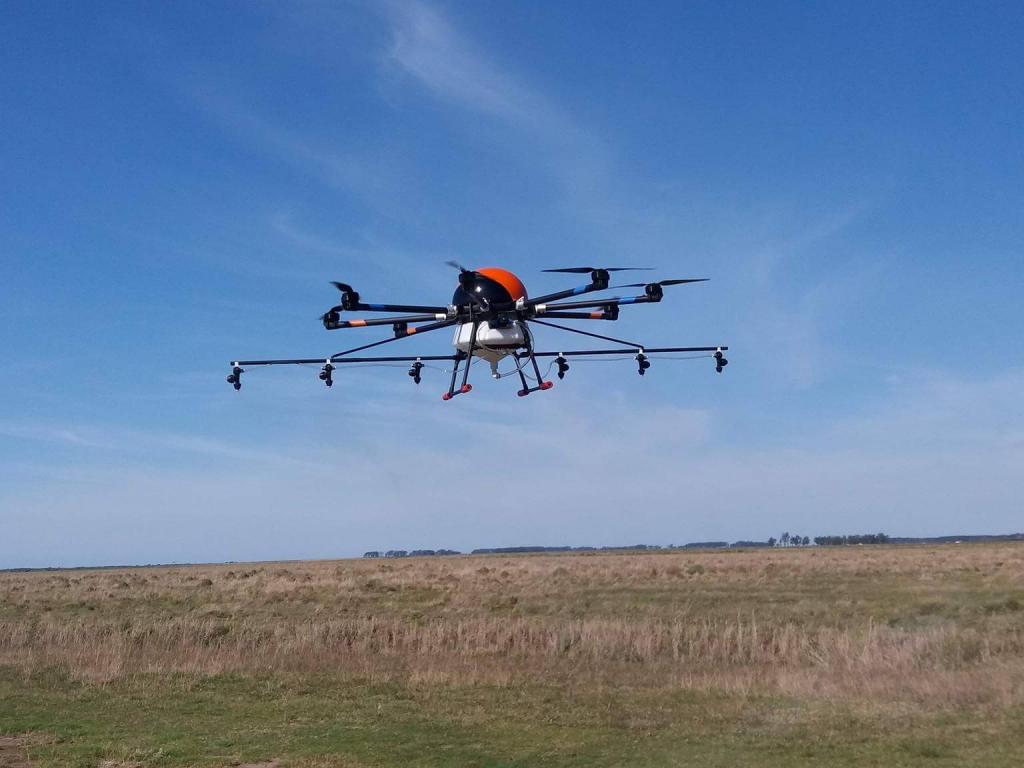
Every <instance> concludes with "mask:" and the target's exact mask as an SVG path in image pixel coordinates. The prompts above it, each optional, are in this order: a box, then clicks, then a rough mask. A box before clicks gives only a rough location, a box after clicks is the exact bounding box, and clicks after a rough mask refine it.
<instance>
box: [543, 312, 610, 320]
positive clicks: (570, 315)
mask: <svg viewBox="0 0 1024 768" xmlns="http://www.w3.org/2000/svg"><path fill="white" fill-rule="evenodd" d="M544 317H554V318H558V319H561V320H618V319H619V313H618V312H606V311H601V312H545V313H544Z"/></svg>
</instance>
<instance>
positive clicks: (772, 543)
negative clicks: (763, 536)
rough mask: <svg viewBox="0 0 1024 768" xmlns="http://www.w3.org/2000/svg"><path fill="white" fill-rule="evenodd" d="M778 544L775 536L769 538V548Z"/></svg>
mask: <svg viewBox="0 0 1024 768" xmlns="http://www.w3.org/2000/svg"><path fill="white" fill-rule="evenodd" d="M776 544H778V541H776V539H775V537H774V536H769V537H768V546H769V547H774V546H775V545H776Z"/></svg>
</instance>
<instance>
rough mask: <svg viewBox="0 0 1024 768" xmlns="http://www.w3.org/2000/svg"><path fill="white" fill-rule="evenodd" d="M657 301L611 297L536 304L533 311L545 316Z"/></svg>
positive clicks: (637, 297) (639, 297)
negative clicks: (558, 312) (568, 310)
mask: <svg viewBox="0 0 1024 768" xmlns="http://www.w3.org/2000/svg"><path fill="white" fill-rule="evenodd" d="M658 301H661V297H658V298H652V297H651V296H611V297H609V298H607V299H602V300H600V301H567V302H565V303H563V304H538V305H537V306H536V307H535V308H534V309H535V311H536V313H537V314H538V315H546V314H547V313H548V311H549V310H555V311H562V310H567V309H589V308H591V307H620V306H624V305H626V304H652V303H656V302H658Z"/></svg>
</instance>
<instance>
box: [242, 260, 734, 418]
mask: <svg viewBox="0 0 1024 768" xmlns="http://www.w3.org/2000/svg"><path fill="white" fill-rule="evenodd" d="M449 263H450V264H451V266H454V267H456V268H457V269H459V284H458V287H457V288H456V289H455V293H454V295H453V296H452V301H451V303H450V304H448V305H445V306H424V305H411V304H367V303H364V302H363V301H362V298H361V297H360V295H359V293H358V292H357V291H356V290H355V289H354V288H352V286H350V285H347V284H346V283H337V282H336V283H333V285H334V286H335V287H336V288H337V289H338V290H339V291H340V292H341V303H340V304H338V305H337V306H335V307H332V308H331V309H329V310H327V312H325V313H324V314H323V316H322V317H321V320H322V321H323V324H324V328H326V329H327V330H329V331H333V330H338V329H341V328H365V327H369V326H376V325H381V326H387V325H390V326H391V330H392V332H393V334H394V335H393V336H392V337H390V338H386V339H383V340H381V341H375V342H371V343H370V344H364V345H362V346H359V347H353V348H352V349H346V350H344V351H342V352H338V353H336V354H333V355H330V356H329V357H319V358H297V359H281V360H237V361H235V362H232V364H231V374H230V375H229V376H228V379H227V380H228V383H229V384H231V385H232V386H234V388H235V389H236V390H238V389H241V387H242V374H243V373H244V372H245V368H246V367H256V366H267V365H308V364H313V363H317V364H322V366H323V367H322V368H321V369H320V374H319V375H320V380H321V381H323V382H324V384H325V385H326V386H328V387H330V386H332V385H333V384H334V371H335V370H336V369H337V367H338V366H339V365H346V364H360V363H363V364H367V363H398V362H408V363H411V367H410V368H409V376H410V377H412V379H413V381H414V382H415V383H416V384H419V383H420V380H421V372H422V370H423V368H424V367H425V363H428V362H435V361H448V362H450V363H453V365H452V370H451V381H450V383H449V385H448V391H447V392H445V393H444V394H443V395H442V397H443V399H444V400H450V399H451V398H453V397H454V396H455V395H460V394H466V393H467V392H470V391H471V390H472V389H473V387H472V386H471V385H470V383H469V368H470V365H471V364H472V360H473V358H478V359H481V360H486V361H487V362H488V363H490V366H491V375H492V376H493V377H494V378H496V379H500V378H502V377H503V376H506V375H511V374H518V377H519V381H520V383H521V385H522V388H521V389H520V390H519V392H518V394H519V396H520V397H523V396H526V395H528V394H530V393H531V392H536V391H539V390H547V389H550V388H551V387H552V386H553V382H551V381H545V380H544V377H543V375H542V374H541V372H540V367H539V365H538V363H537V359H538V358H546V357H551V358H555V359H554V361H553V365H557V366H558V378H560V379H561V378H564V377H565V374H566V372H567V371H568V370H569V363H568V360H569V358H573V357H587V356H595V355H629V356H632V358H633V359H634V360H635V361H636V363H637V372H638V373H639V374H640V375H641V376H643V375H644V374H645V373H646V372H647V369H648V368H650V367H651V362H650V361H651V357H650V356H651V355H657V354H662V353H682V352H686V353H704V354H706V355H707V356H708V357H711V358H712V359H713V360H714V361H715V370H716V371H718V372H719V373H721V372H722V369H723V368H724V367H725V366H726V365H727V364H728V362H729V361H728V360H726V359H725V356H724V354H723V352H724V351H726V350H728V347H726V346H722V345H719V346H714V347H710V346H706V347H658V348H645V347H644V346H643V345H641V344H636V343H634V342H629V341H623V340H622V339H616V338H613V337H611V336H603V335H601V334H598V333H591V332H589V331H583V330H580V329H578V328H570V327H567V326H564V325H558V324H555V323H552V322H549V321H550V320H551V319H556V320H612V321H614V320H617V319H618V318H619V308H620V307H622V306H628V305H631V304H653V303H657V302H659V301H661V300H662V298H663V296H664V288H665V287H666V286H671V285H681V284H684V283H699V282H704V280H705V279H706V278H691V279H683V280H661V281H656V282H648V283H632V284H628V285H619V286H610V285H609V283H610V280H611V273H612V272H622V271H627V270H635V269H645V268H643V267H640V268H637V267H566V268H564V269H547V270H544V271H545V272H560V273H568V274H588V273H589V275H590V282H589V283H588V284H586V285H581V286H578V287H575V288H569V289H567V290H564V291H556V292H555V293H550V294H547V295H545V296H541V297H539V298H534V299H531V298H529V297H528V296H527V292H526V287H525V286H524V285H523V283H522V281H521V280H520V279H519V278H518V277H516V276H515V275H514V274H512V273H511V272H509V271H508V270H505V269H500V268H498V267H484V268H481V269H476V270H470V269H466V268H465V267H462V266H460V265H458V264H454V263H452V262H449ZM611 287H615V288H643V289H644V292H643V294H641V295H638V296H611V297H607V298H595V297H592V298H590V299H584V300H579V301H564V300H565V299H569V298H572V297H574V296H582V295H585V294H590V293H597V292H600V291H606V290H608V289H609V288H611ZM353 312H360V313H362V312H368V313H375V312H383V313H399V314H397V315H395V316H392V317H381V318H370V319H359V318H354V319H351V320H348V319H342V315H343V313H353ZM541 318H544V319H541ZM530 323H536V324H538V325H543V326H546V327H548V328H557V329H559V330H562V331H568V332H570V333H577V334H581V335H583V336H589V337H591V338H596V339H602V340H604V341H611V342H614V343H616V344H622V345H625V347H618V348H615V349H584V350H570V351H563V352H542V351H537V350H536V349H534V345H533V334H532V333H531V332H530V328H529V324H530ZM453 326H454V327H455V328H456V331H455V338H454V339H453V344H454V346H455V353H454V354H452V355H420V356H404V357H392V356H384V357H380V356H375V357H357V356H354V355H355V353H358V352H362V351H363V350H366V349H370V348H371V347H377V346H380V345H382V344H388V343H390V342H394V341H398V340H399V339H405V338H408V337H410V336H413V335H419V334H422V333H428V332H430V331H436V330H439V329H441V328H449V327H453ZM506 358H511V359H512V360H513V361H514V362H515V369H514V370H513V371H507V372H505V373H501V372H499V370H498V363H499V362H501V361H502V360H504V359H506ZM460 373H461V381H460V378H459V376H460Z"/></svg>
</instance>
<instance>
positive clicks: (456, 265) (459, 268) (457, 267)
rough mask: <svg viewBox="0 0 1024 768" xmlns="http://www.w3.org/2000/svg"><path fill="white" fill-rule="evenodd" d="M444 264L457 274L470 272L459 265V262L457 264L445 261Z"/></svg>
mask: <svg viewBox="0 0 1024 768" xmlns="http://www.w3.org/2000/svg"><path fill="white" fill-rule="evenodd" d="M445 264H447V265H448V266H449V267H451V268H452V269H457V270H459V272H470V271H471V270H468V269H466V268H465V267H464V266H462V265H461V264H459V262H457V261H446V262H445Z"/></svg>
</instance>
